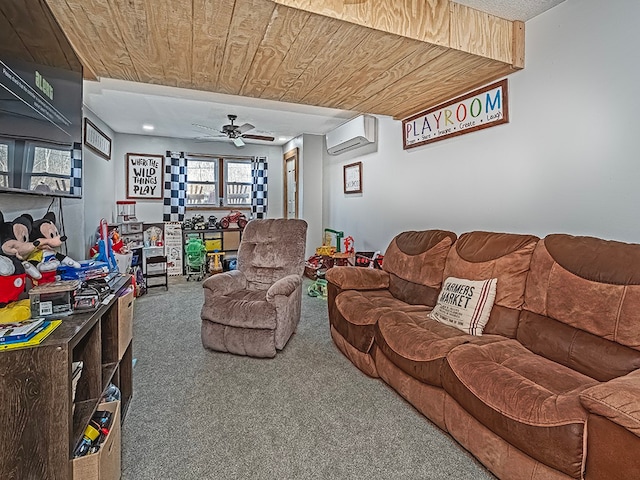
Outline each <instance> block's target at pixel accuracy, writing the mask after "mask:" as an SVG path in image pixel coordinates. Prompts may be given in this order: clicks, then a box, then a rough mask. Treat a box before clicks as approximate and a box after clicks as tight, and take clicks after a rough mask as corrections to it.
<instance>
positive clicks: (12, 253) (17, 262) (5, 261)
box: [0, 212, 42, 307]
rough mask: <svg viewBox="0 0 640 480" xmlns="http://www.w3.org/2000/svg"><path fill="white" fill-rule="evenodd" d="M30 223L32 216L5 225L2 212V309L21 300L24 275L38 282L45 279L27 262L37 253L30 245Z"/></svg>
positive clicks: (0, 242) (22, 217) (0, 260)
mask: <svg viewBox="0 0 640 480" xmlns="http://www.w3.org/2000/svg"><path fill="white" fill-rule="evenodd" d="M31 222H32V218H31V216H29V215H21V216H19V217H18V218H16V219H15V220H14V221H13V222H5V221H4V216H3V215H2V212H0V307H4V306H5V305H6V304H8V303H10V302H14V301H16V300H18V298H19V297H20V294H21V293H22V292H23V291H24V287H25V279H26V275H25V272H26V273H27V274H29V276H30V277H32V278H34V279H35V280H39V279H40V278H42V274H41V273H40V272H39V271H38V270H37V269H36V268H35V267H34V266H33V265H32V264H31V263H29V262H28V261H27V257H28V256H29V255H30V254H31V253H32V252H33V251H34V250H35V249H36V247H35V245H34V244H33V243H32V242H30V241H29V234H30V233H31Z"/></svg>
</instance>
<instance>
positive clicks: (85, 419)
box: [0, 275, 133, 480]
mask: <svg viewBox="0 0 640 480" xmlns="http://www.w3.org/2000/svg"><path fill="white" fill-rule="evenodd" d="M130 284H131V277H130V276H128V275H127V276H124V277H120V278H118V279H117V281H116V283H115V285H114V286H113V291H114V292H115V296H114V298H113V299H111V300H110V301H109V302H108V304H106V305H101V306H100V307H99V308H98V309H97V310H96V311H93V312H91V313H82V314H74V315H69V316H65V317H60V318H61V319H62V324H61V325H60V326H59V327H58V328H57V329H56V330H54V331H53V332H52V333H51V335H50V336H49V337H48V338H46V339H45V340H44V341H43V342H42V343H41V344H40V345H37V346H34V347H27V348H21V349H16V350H6V351H0V452H2V453H1V454H0V478H15V479H24V480H27V479H47V480H58V479H60V480H69V479H71V478H72V475H73V472H72V463H71V460H72V455H73V451H74V449H75V447H76V445H77V444H78V443H79V441H80V439H81V438H82V435H83V432H84V430H85V428H86V426H87V425H88V424H89V420H90V419H91V416H92V415H93V413H94V412H95V410H96V407H97V406H98V404H99V402H100V397H101V395H102V393H103V392H104V390H105V389H106V387H107V386H108V385H109V383H110V382H113V383H114V384H115V385H116V386H118V387H119V388H120V392H121V411H122V417H121V418H124V416H125V414H126V411H127V408H128V406H129V402H130V400H131V396H132V394H133V384H132V376H133V366H132V359H133V357H132V340H131V339H130V337H129V336H126V337H125V336H124V334H122V332H121V331H120V330H121V328H119V313H118V312H119V310H122V309H123V308H127V305H121V302H120V296H119V294H120V293H122V292H123V291H124V289H125V288H127V287H128V286H129V285H130ZM123 298H124V297H123ZM128 308H132V306H131V305H128ZM52 318H55V317H52ZM120 336H122V337H123V338H120ZM76 361H82V362H83V364H84V365H83V369H82V375H81V376H80V380H79V381H78V385H77V388H76V396H75V402H73V401H72V398H71V395H72V385H71V373H72V362H76ZM74 404H75V409H74Z"/></svg>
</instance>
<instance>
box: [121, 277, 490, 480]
mask: <svg viewBox="0 0 640 480" xmlns="http://www.w3.org/2000/svg"><path fill="white" fill-rule="evenodd" d="M309 283H310V281H309V280H305V286H307V285H309ZM305 291H306V290H305ZM303 297H304V298H303V308H302V318H301V321H300V325H299V327H298V331H297V333H296V334H295V335H294V336H293V337H292V338H291V340H290V341H289V343H288V345H287V346H286V347H285V349H284V350H283V351H282V352H280V353H279V354H278V355H277V357H276V358H274V359H255V358H248V357H241V356H235V355H231V354H225V353H217V352H212V351H209V350H205V349H204V348H203V347H202V344H201V342H200V308H201V306H202V299H203V293H202V287H201V285H200V283H197V282H185V281H184V280H182V279H173V280H172V283H171V284H170V287H169V291H168V292H166V293H165V291H164V289H162V288H161V289H152V290H151V291H150V293H149V294H147V295H144V296H142V297H140V298H138V299H137V300H136V303H135V319H134V339H133V342H134V357H135V358H136V366H135V368H134V372H133V373H134V395H133V399H132V401H131V404H130V407H129V411H128V413H127V417H126V420H125V423H124V425H123V433H122V479H123V480H151V479H153V480H158V479H171V480H179V479H199V480H202V479H292V480H293V479H367V480H377V479H381V480H382V479H385V480H389V479H411V480H415V479H492V478H494V477H493V476H492V475H491V474H490V473H489V472H487V470H486V469H484V467H482V465H480V464H479V463H478V462H477V461H476V460H475V459H474V458H473V457H472V456H471V455H470V454H468V453H467V452H466V451H465V450H464V449H463V448H462V447H460V446H459V445H458V444H457V443H456V442H455V441H454V440H452V439H451V437H449V436H448V435H446V434H445V433H443V432H441V431H440V430H439V429H438V428H437V427H435V426H434V425H432V424H431V423H430V422H429V421H428V420H426V419H425V418H424V417H423V416H422V415H420V414H419V413H418V412H417V411H416V410H415V409H414V408H413V407H412V406H411V405H409V404H408V403H407V402H405V401H404V400H403V399H402V398H401V397H400V396H399V395H398V394H396V393H395V392H394V391H393V390H392V389H391V388H389V387H388V386H386V384H385V383H384V382H382V381H381V380H376V379H371V378H369V377H367V376H366V375H364V374H362V373H361V372H360V371H359V370H358V369H357V368H356V367H354V366H353V365H352V364H351V363H350V362H349V361H348V360H347V359H346V358H345V357H344V356H343V355H342V354H341V353H340V352H339V351H338V349H337V348H336V347H335V346H334V344H333V342H332V341H331V337H330V335H329V326H328V318H327V303H326V300H323V299H321V298H313V297H309V296H308V295H306V294H305V295H303Z"/></svg>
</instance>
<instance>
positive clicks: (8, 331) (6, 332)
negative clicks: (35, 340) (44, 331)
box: [0, 318, 44, 344]
mask: <svg viewBox="0 0 640 480" xmlns="http://www.w3.org/2000/svg"><path fill="white" fill-rule="evenodd" d="M43 323H44V318H37V319H34V320H25V321H24V322H12V323H3V324H0V344H2V343H6V342H12V341H16V340H26V339H28V338H29V336H30V335H31V334H33V333H34V332H35V331H36V329H37V328H38V327H39V326H40V325H42V324H43Z"/></svg>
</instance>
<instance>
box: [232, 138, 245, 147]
mask: <svg viewBox="0 0 640 480" xmlns="http://www.w3.org/2000/svg"><path fill="white" fill-rule="evenodd" d="M233 144H234V145H235V146H236V147H244V146H245V143H244V141H243V140H242V139H241V138H240V137H236V138H234V139H233Z"/></svg>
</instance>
